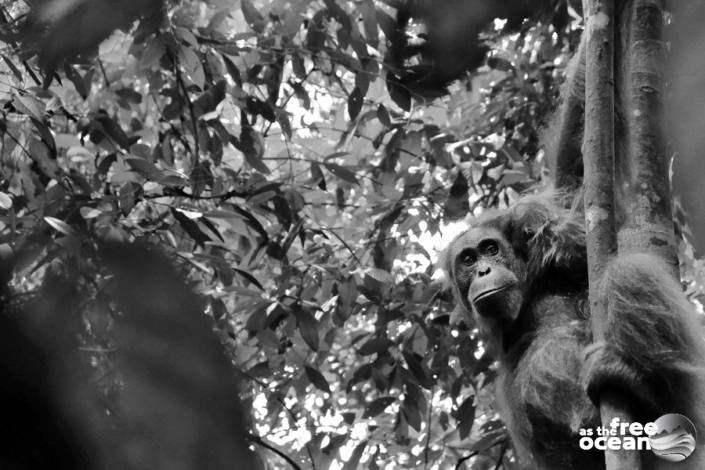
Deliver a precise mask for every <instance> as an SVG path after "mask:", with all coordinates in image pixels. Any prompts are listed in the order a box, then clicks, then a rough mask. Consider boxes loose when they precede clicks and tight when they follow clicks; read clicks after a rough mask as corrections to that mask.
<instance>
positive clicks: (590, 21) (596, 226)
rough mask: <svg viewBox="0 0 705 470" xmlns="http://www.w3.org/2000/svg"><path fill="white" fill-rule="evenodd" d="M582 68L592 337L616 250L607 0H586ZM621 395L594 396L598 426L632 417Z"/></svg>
mask: <svg viewBox="0 0 705 470" xmlns="http://www.w3.org/2000/svg"><path fill="white" fill-rule="evenodd" d="M586 3H587V5H586V8H584V11H585V13H586V33H585V34H586V37H587V40H586V46H585V48H586V63H585V64H586V67H585V75H586V76H585V135H584V139H585V144H584V155H583V158H584V171H585V176H584V187H585V224H586V242H587V254H588V279H589V285H590V289H589V294H588V295H589V302H590V315H591V318H592V329H593V336H594V341H595V342H599V341H602V340H603V338H604V336H605V330H604V328H605V325H606V324H607V318H606V317H607V303H606V299H605V297H604V295H603V293H602V292H601V290H600V289H599V286H600V280H601V279H602V277H603V274H604V271H605V267H606V266H607V263H608V262H609V260H610V259H611V258H612V257H613V256H614V255H615V254H616V251H617V237H616V230H615V215H614V194H615V193H614V153H615V152H614V149H615V146H614V137H615V135H614V109H615V106H614V74H613V65H614V62H613V61H614V24H615V15H614V7H613V3H612V1H611V0H587V2H586ZM626 405H627V403H626V400H624V398H623V397H622V396H621V394H619V393H617V392H613V391H606V392H603V393H602V395H601V396H600V415H601V418H602V425H603V426H609V423H610V422H611V421H612V419H613V418H615V417H618V418H619V419H620V420H621V421H622V422H631V421H632V419H631V417H630V416H629V414H628V413H627V412H626V411H625V410H626V409H627V406H626ZM605 464H606V468H607V470H615V469H624V470H626V469H629V470H638V469H639V468H641V462H640V456H639V453H638V452H637V451H620V452H617V451H612V450H609V449H608V450H605Z"/></svg>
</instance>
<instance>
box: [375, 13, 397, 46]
mask: <svg viewBox="0 0 705 470" xmlns="http://www.w3.org/2000/svg"><path fill="white" fill-rule="evenodd" d="M376 13H377V14H376V15H375V16H376V19H377V22H378V23H379V28H380V29H381V30H382V32H383V33H384V35H385V36H387V39H388V40H390V41H393V40H395V39H396V35H397V22H396V21H394V18H392V17H391V16H389V14H388V13H387V12H385V11H384V10H382V9H380V8H377V12H376Z"/></svg>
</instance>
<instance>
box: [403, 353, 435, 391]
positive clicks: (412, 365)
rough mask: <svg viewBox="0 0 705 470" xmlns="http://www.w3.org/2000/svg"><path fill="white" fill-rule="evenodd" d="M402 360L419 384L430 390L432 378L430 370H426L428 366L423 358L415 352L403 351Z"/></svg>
mask: <svg viewBox="0 0 705 470" xmlns="http://www.w3.org/2000/svg"><path fill="white" fill-rule="evenodd" d="M403 355H404V360H406V364H407V365H408V366H409V371H410V372H411V374H412V375H413V376H414V378H415V379H416V380H418V382H419V385H421V386H422V387H423V388H425V389H428V390H430V389H431V387H432V386H433V378H432V377H431V371H429V370H428V366H426V363H425V362H424V360H423V358H422V357H421V356H419V355H418V354H416V353H410V352H407V351H404V353H403Z"/></svg>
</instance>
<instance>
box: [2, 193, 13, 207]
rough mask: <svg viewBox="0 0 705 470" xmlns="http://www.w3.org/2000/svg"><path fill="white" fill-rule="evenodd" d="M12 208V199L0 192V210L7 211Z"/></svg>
mask: <svg viewBox="0 0 705 470" xmlns="http://www.w3.org/2000/svg"><path fill="white" fill-rule="evenodd" d="M10 207H12V198H11V197H10V195H9V194H7V193H3V192H0V209H4V210H8V209H9V208H10Z"/></svg>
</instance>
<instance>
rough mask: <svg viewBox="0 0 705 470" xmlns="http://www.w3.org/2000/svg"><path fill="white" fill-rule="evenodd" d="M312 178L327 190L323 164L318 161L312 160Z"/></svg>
mask: <svg viewBox="0 0 705 470" xmlns="http://www.w3.org/2000/svg"><path fill="white" fill-rule="evenodd" d="M311 180H312V181H313V182H314V183H316V184H317V185H318V187H319V188H321V189H322V190H323V191H325V190H326V179H325V178H324V177H323V171H322V170H321V165H319V164H318V163H316V162H311Z"/></svg>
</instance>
